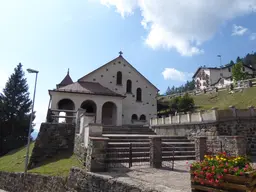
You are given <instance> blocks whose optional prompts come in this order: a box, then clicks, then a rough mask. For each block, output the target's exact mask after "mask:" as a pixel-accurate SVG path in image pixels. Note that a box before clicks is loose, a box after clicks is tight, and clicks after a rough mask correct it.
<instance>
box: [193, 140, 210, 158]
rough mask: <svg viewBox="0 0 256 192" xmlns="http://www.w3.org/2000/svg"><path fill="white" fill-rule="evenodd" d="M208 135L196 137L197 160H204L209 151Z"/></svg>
mask: <svg viewBox="0 0 256 192" xmlns="http://www.w3.org/2000/svg"><path fill="white" fill-rule="evenodd" d="M206 140H207V137H195V151H196V161H202V160H203V159H204V155H205V154H206V152H207V145H206Z"/></svg>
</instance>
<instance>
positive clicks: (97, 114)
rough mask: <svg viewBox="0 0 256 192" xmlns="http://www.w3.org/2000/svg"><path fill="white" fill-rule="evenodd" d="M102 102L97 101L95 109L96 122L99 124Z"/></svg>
mask: <svg viewBox="0 0 256 192" xmlns="http://www.w3.org/2000/svg"><path fill="white" fill-rule="evenodd" d="M101 121H102V104H101V103H97V111H96V123H98V124H101V123H102V122H101Z"/></svg>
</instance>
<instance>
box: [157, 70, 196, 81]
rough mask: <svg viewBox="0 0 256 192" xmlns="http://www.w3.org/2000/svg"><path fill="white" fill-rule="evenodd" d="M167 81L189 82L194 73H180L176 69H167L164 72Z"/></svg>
mask: <svg viewBox="0 0 256 192" xmlns="http://www.w3.org/2000/svg"><path fill="white" fill-rule="evenodd" d="M162 75H163V76H164V79H165V80H174V81H187V80H188V79H190V78H191V77H192V75H193V74H192V73H187V72H182V71H178V70H177V69H174V68H165V69H164V71H163V72H162Z"/></svg>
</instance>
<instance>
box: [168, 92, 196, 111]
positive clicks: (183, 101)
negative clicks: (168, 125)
mask: <svg viewBox="0 0 256 192" xmlns="http://www.w3.org/2000/svg"><path fill="white" fill-rule="evenodd" d="M169 106H170V108H171V109H170V110H171V111H176V112H188V111H193V109H194V107H195V103H194V99H193V98H192V97H190V96H189V94H188V93H186V94H185V95H184V96H179V97H175V98H173V99H171V101H170V104H169Z"/></svg>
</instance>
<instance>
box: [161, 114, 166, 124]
mask: <svg viewBox="0 0 256 192" xmlns="http://www.w3.org/2000/svg"><path fill="white" fill-rule="evenodd" d="M161 119H162V125H164V124H165V122H164V115H162V117H161Z"/></svg>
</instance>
